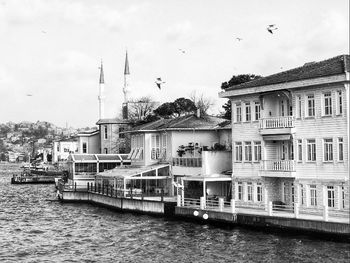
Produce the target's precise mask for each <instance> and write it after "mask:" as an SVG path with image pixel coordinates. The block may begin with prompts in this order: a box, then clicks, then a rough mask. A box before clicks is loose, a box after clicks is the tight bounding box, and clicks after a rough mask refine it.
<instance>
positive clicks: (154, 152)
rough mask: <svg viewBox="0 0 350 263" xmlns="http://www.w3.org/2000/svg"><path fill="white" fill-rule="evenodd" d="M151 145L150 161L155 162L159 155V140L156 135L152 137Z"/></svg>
mask: <svg viewBox="0 0 350 263" xmlns="http://www.w3.org/2000/svg"><path fill="white" fill-rule="evenodd" d="M151 138H152V141H151V143H152V145H151V159H152V160H156V159H158V158H159V155H160V138H159V135H158V134H154V135H152V137H151Z"/></svg>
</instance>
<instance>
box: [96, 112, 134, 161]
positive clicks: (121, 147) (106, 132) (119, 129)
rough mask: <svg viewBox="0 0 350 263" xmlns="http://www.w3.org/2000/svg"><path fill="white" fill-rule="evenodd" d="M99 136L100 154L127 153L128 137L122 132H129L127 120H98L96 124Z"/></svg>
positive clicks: (129, 125)
mask: <svg viewBox="0 0 350 263" xmlns="http://www.w3.org/2000/svg"><path fill="white" fill-rule="evenodd" d="M96 124H97V125H98V126H99V136H100V147H101V149H100V153H104V154H106V153H107V154H108V153H129V152H130V136H129V134H125V133H124V131H127V130H129V128H130V127H131V124H130V122H129V121H128V120H121V119H117V118H115V119H100V120H99V121H98V122H97V123H96Z"/></svg>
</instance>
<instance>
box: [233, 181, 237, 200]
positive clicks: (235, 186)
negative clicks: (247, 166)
mask: <svg viewBox="0 0 350 263" xmlns="http://www.w3.org/2000/svg"><path fill="white" fill-rule="evenodd" d="M233 198H234V199H235V200H238V182H234V194H233Z"/></svg>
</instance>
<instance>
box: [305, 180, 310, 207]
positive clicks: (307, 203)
mask: <svg viewBox="0 0 350 263" xmlns="http://www.w3.org/2000/svg"><path fill="white" fill-rule="evenodd" d="M305 199H306V200H305V204H306V207H309V206H310V185H308V184H305Z"/></svg>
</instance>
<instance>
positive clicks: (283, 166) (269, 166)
mask: <svg viewBox="0 0 350 263" xmlns="http://www.w3.org/2000/svg"><path fill="white" fill-rule="evenodd" d="M260 170H261V171H278V172H294V171H295V162H294V161H293V160H265V161H261V162H260Z"/></svg>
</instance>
